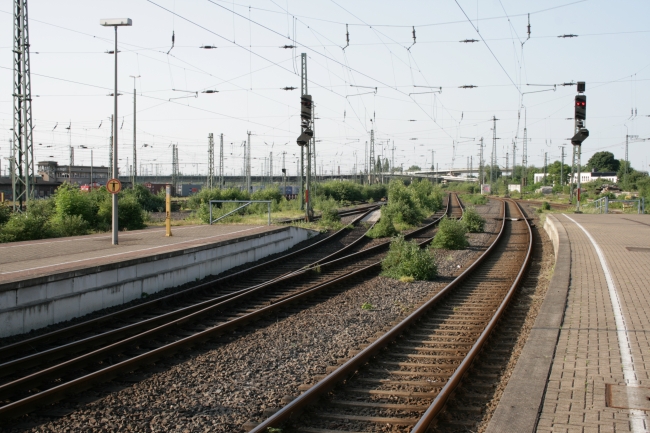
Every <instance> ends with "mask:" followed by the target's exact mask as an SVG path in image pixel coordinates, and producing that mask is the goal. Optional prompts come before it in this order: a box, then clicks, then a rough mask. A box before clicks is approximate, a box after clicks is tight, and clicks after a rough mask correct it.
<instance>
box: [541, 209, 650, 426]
mask: <svg viewBox="0 0 650 433" xmlns="http://www.w3.org/2000/svg"><path fill="white" fill-rule="evenodd" d="M568 216H569V217H570V218H572V219H573V220H575V221H576V222H577V223H579V224H581V225H582V226H583V227H584V228H585V229H586V230H587V231H588V232H589V234H590V235H591V236H592V237H593V238H594V240H595V241H596V243H597V244H598V245H599V246H600V248H601V249H602V251H603V253H604V256H605V259H606V261H607V265H608V268H609V271H610V272H611V277H612V280H613V282H614V284H615V286H616V290H617V293H618V296H619V302H620V305H621V308H622V313H623V319H624V322H625V328H626V329H627V342H624V344H627V345H628V346H629V350H630V352H631V355H632V364H633V368H634V373H635V379H632V380H627V381H626V379H625V378H624V373H623V361H622V357H621V351H620V350H619V340H618V339H619V338H626V337H625V334H623V333H618V332H617V328H616V323H615V317H614V308H613V306H612V302H611V300H610V294H609V290H608V286H607V281H606V277H605V273H604V271H603V268H602V267H601V264H600V260H599V258H598V255H597V252H596V250H595V248H594V246H593V244H592V242H591V241H590V240H589V238H588V236H587V235H586V234H585V233H584V231H583V230H582V229H581V228H580V227H579V226H578V225H577V224H575V223H574V222H573V221H571V220H570V219H569V218H567V216H564V215H558V216H557V218H558V220H559V221H560V222H561V223H562V224H563V226H564V227H565V229H566V231H567V234H568V237H569V240H570V244H571V280H570V286H569V293H568V299H567V306H566V313H565V317H564V322H563V325H562V329H561V331H560V337H559V340H558V345H557V348H556V353H555V358H554V360H553V363H552V368H551V374H550V377H549V380H548V385H547V390H546V393H545V397H544V401H543V405H542V410H541V414H540V418H539V422H538V425H537V431H538V432H544V433H547V432H553V433H556V432H567V433H568V432H580V433H587V432H599V433H602V432H616V433H620V432H633V431H635V432H638V431H641V432H646V431H650V423H649V419H650V418H649V417H648V412H644V411H639V410H636V411H631V410H629V409H618V408H611V407H607V406H606V385H607V384H615V385H616V384H617V385H626V384H627V385H635V386H645V387H650V377H649V376H648V374H649V371H650V368H648V367H649V366H648V365H647V363H646V362H647V360H648V357H650V250H645V251H644V250H643V248H650V217H648V216H647V215H587V214H583V215H574V214H570V215H568ZM626 247H637V248H640V249H639V250H636V251H635V250H634V249H633V250H628V249H627V248H626ZM621 336H622V337H621ZM635 426H636V427H635Z"/></svg>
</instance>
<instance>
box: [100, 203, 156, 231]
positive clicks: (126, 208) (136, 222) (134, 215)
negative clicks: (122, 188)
mask: <svg viewBox="0 0 650 433" xmlns="http://www.w3.org/2000/svg"><path fill="white" fill-rule="evenodd" d="M117 206H118V219H117V224H118V226H119V228H120V230H138V229H143V228H144V227H145V224H144V221H145V212H144V211H143V210H142V207H140V204H139V203H138V202H137V200H136V199H135V198H134V197H121V198H119V199H118V202H117ZM97 219H98V223H97V227H98V228H99V229H100V230H104V231H106V230H109V229H110V228H111V224H112V221H113V203H112V201H111V200H105V201H103V202H102V203H101V204H100V206H99V212H98V214H97Z"/></svg>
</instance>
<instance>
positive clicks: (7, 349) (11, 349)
mask: <svg viewBox="0 0 650 433" xmlns="http://www.w3.org/2000/svg"><path fill="white" fill-rule="evenodd" d="M375 209H376V208H370V209H368V210H367V211H366V212H365V213H364V214H362V215H360V216H359V217H357V218H355V219H354V220H353V221H352V222H351V224H356V223H357V222H358V221H360V220H361V219H363V218H364V217H365V216H366V215H367V214H369V213H370V212H372V211H374V210H375ZM345 230H346V228H345V227H343V228H341V229H339V230H338V231H336V232H335V233H333V234H332V235H331V236H328V237H326V238H324V239H321V240H320V241H318V242H315V243H313V244H311V245H309V246H306V247H304V248H301V249H300V250H297V251H294V252H291V253H289V254H284V255H282V256H280V257H277V258H275V259H273V260H269V261H267V262H264V263H260V264H259V265H255V266H253V267H250V268H246V269H243V270H241V271H238V272H235V273H232V274H230V275H226V276H224V277H221V278H218V279H216V280H211V281H207V282H205V283H201V284H197V285H195V286H192V287H190V288H187V289H184V290H181V291H179V292H176V293H171V294H169V295H166V296H161V297H160V298H156V299H154V300H151V301H147V302H143V303H141V304H138V305H134V306H132V307H128V308H125V309H122V310H119V311H116V312H114V313H109V314H105V315H102V316H99V317H97V318H94V319H90V320H86V321H83V322H80V323H77V324H75V325H71V326H67V327H65V328H62V329H58V330H56V331H52V332H48V333H45V334H41V335H38V336H35V337H32V338H28V339H25V340H21V341H17V342H15V343H12V344H8V345H5V346H2V347H0V359H5V358H9V357H10V356H11V354H13V353H15V352H16V350H19V349H21V348H26V347H32V346H34V345H35V344H38V343H40V342H42V341H51V340H52V339H53V338H62V337H65V336H68V335H72V334H75V333H78V332H80V331H81V330H85V329H87V328H90V327H92V326H97V325H99V324H101V323H104V322H107V321H109V320H114V319H117V318H120V317H124V316H130V315H132V314H133V313H136V312H138V311H142V310H146V309H148V308H151V307H154V306H156V305H160V304H163V303H165V302H168V301H170V300H173V299H178V298H181V297H184V296H188V295H190V294H192V293H195V292H198V291H201V290H206V289H210V288H212V287H214V286H216V285H218V284H223V283H225V282H229V281H231V280H235V279H237V278H241V277H242V276H244V275H246V274H251V273H254V272H257V271H260V270H262V269H264V268H268V267H270V266H274V265H277V264H280V263H283V262H286V260H288V259H291V258H293V257H296V256H298V255H301V254H304V253H306V252H308V251H310V250H313V249H315V248H317V247H319V246H322V245H323V244H325V243H327V242H330V241H332V240H334V239H336V238H338V237H339V236H341V235H342V234H343V233H344V232H345ZM289 273H290V272H288V273H287V274H289ZM284 275H286V274H284ZM284 275H280V276H278V277H276V278H280V277H282V276H284ZM7 371H8V370H4V369H2V368H0V377H2V376H3V375H4V374H3V373H4V372H7Z"/></svg>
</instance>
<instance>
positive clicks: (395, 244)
mask: <svg viewBox="0 0 650 433" xmlns="http://www.w3.org/2000/svg"><path fill="white" fill-rule="evenodd" d="M381 268H382V275H384V276H386V277H389V278H394V279H400V278H402V277H410V278H412V279H413V280H432V279H434V278H435V277H436V275H437V274H438V269H437V268H436V263H435V261H434V260H433V256H432V255H431V253H430V252H429V250H428V249H421V248H420V247H419V246H418V245H417V244H416V243H415V242H414V241H407V240H405V239H404V236H402V235H400V236H397V237H395V238H394V239H393V241H392V242H391V243H390V250H389V251H388V254H387V255H386V258H384V260H383V261H382V263H381Z"/></svg>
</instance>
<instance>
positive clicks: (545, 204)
mask: <svg viewBox="0 0 650 433" xmlns="http://www.w3.org/2000/svg"><path fill="white" fill-rule="evenodd" d="M542 210H551V204H550V203H549V202H547V201H545V202H544V203H542Z"/></svg>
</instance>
